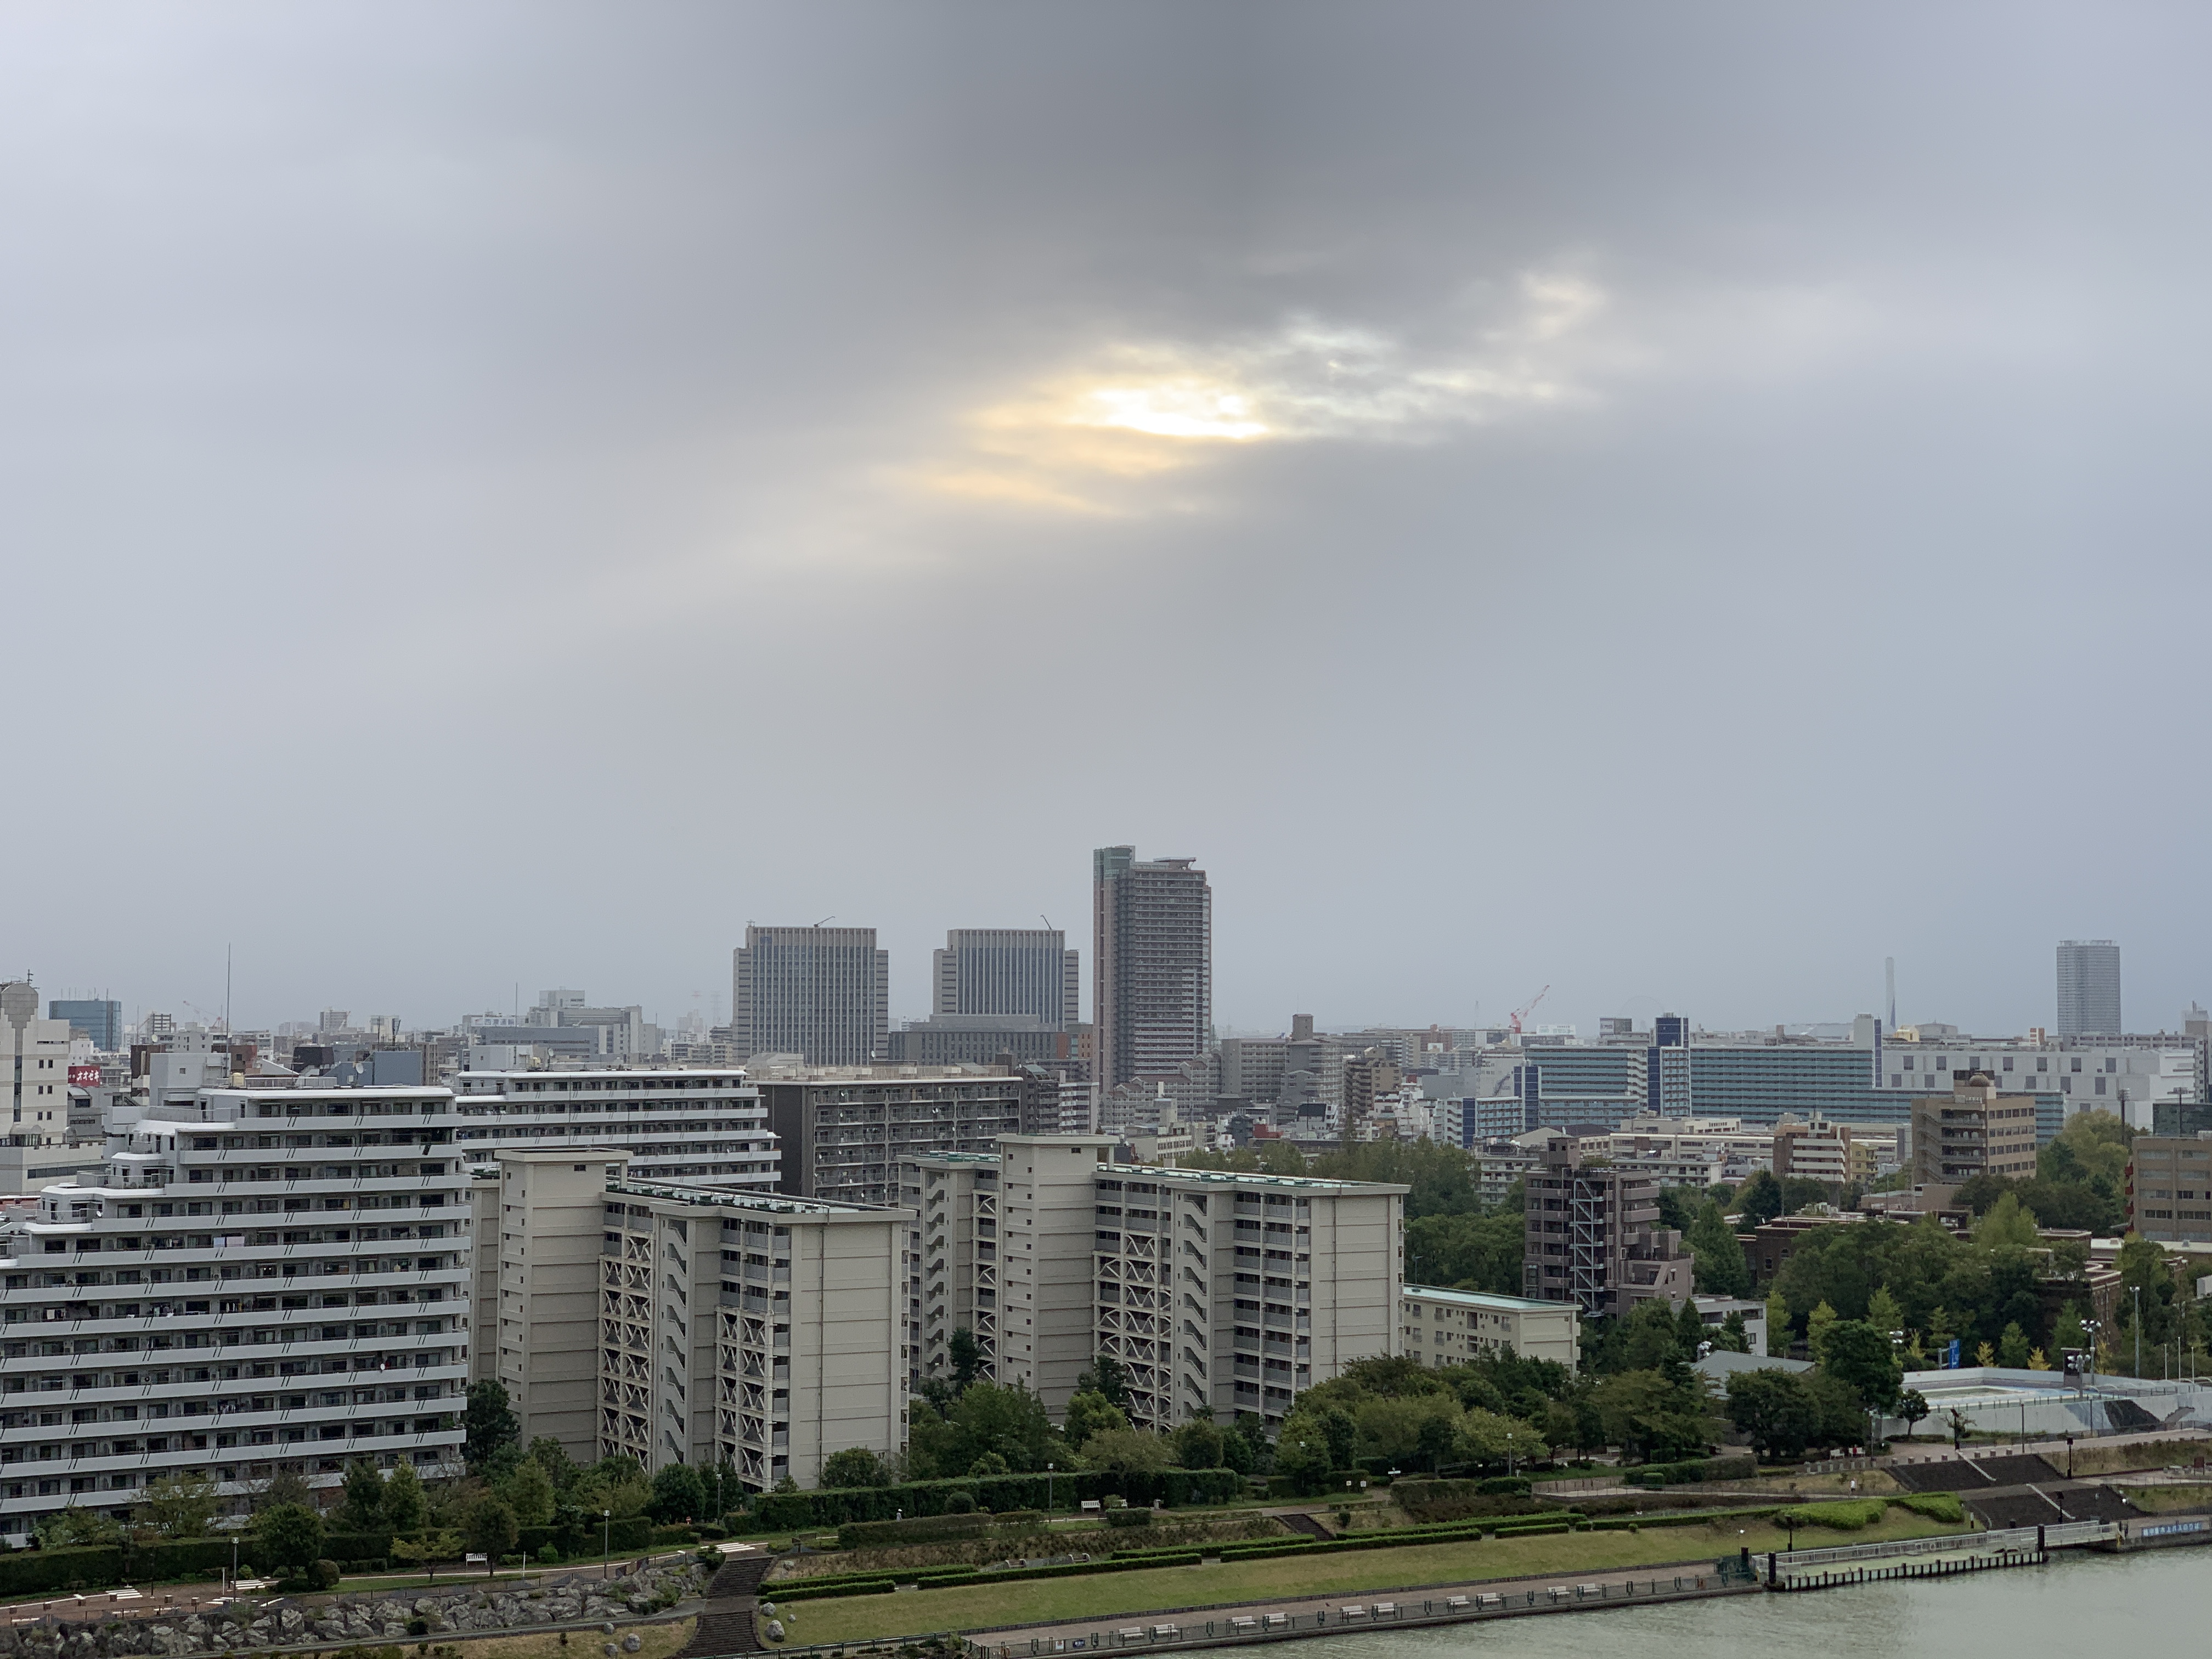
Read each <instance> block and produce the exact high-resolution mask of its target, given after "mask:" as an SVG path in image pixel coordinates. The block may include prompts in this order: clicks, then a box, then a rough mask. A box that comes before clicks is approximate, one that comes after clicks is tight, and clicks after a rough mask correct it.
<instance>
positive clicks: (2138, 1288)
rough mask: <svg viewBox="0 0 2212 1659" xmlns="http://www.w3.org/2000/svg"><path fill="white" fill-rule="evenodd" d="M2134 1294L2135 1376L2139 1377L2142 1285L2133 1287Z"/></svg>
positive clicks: (2140, 1363) (2140, 1371) (2140, 1368)
mask: <svg viewBox="0 0 2212 1659" xmlns="http://www.w3.org/2000/svg"><path fill="white" fill-rule="evenodd" d="M2135 1292H2136V1376H2142V1285H2136V1287H2135Z"/></svg>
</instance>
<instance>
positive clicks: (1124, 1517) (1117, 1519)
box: [1106, 1510, 1152, 1527]
mask: <svg viewBox="0 0 2212 1659" xmlns="http://www.w3.org/2000/svg"><path fill="white" fill-rule="evenodd" d="M1106 1524H1107V1525H1108V1526H1109V1527H1149V1526H1151V1525H1152V1511H1151V1510H1115V1511H1114V1512H1113V1513H1112V1514H1110V1515H1109V1516H1107V1517H1106Z"/></svg>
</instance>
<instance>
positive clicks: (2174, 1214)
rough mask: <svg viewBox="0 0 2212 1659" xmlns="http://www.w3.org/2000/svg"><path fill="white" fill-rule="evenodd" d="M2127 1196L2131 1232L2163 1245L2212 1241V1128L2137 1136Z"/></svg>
mask: <svg viewBox="0 0 2212 1659" xmlns="http://www.w3.org/2000/svg"><path fill="white" fill-rule="evenodd" d="M2127 1200H2128V1230H2129V1231H2130V1232H2137V1233H2141V1234H2142V1236H2143V1237H2145V1238H2148V1239H2152V1240H2154V1241H2156V1242H2157V1243H2161V1244H2205V1243H2212V1131H2207V1132H2201V1133H2197V1134H2193V1135H2186V1136H2184V1135H2137V1136H2136V1138H2135V1141H2134V1143H2133V1144H2132V1145H2131V1146H2130V1147H2129V1149H2128V1187H2127Z"/></svg>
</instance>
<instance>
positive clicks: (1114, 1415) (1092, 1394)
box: [1067, 1389, 1129, 1446]
mask: <svg viewBox="0 0 2212 1659" xmlns="http://www.w3.org/2000/svg"><path fill="white" fill-rule="evenodd" d="M1128 1426H1129V1419H1127V1417H1125V1416H1123V1415H1122V1413H1121V1408H1120V1407H1117V1406H1115V1404H1113V1402H1112V1401H1109V1400H1108V1399H1107V1398H1106V1396H1105V1395H1103V1394H1099V1393H1097V1392H1096V1391H1095V1390H1093V1389H1079V1390H1078V1391H1077V1392H1076V1393H1075V1394H1074V1395H1072V1396H1070V1398H1069V1400H1068V1402H1067V1443H1068V1444H1069V1445H1070V1446H1080V1445H1082V1443H1084V1442H1085V1441H1086V1440H1088V1439H1089V1438H1090V1437H1091V1436H1092V1435H1094V1434H1097V1432H1098V1431H1100V1430H1101V1429H1126V1428H1127V1427H1128Z"/></svg>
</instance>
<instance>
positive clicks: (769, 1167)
mask: <svg viewBox="0 0 2212 1659" xmlns="http://www.w3.org/2000/svg"><path fill="white" fill-rule="evenodd" d="M474 1052H476V1053H479V1054H481V1053H483V1050H477V1051H474ZM453 1091H454V1096H455V1101H454V1105H455V1114H456V1115H455V1122H456V1125H457V1127H456V1130H455V1135H454V1138H455V1139H456V1140H457V1141H458V1142H459V1144H460V1145H461V1146H463V1147H464V1148H465V1155H466V1156H468V1157H471V1158H483V1159H489V1158H492V1157H493V1156H495V1154H497V1153H498V1152H502V1151H508V1150H513V1151H526V1150H528V1151H554V1152H577V1153H579V1154H580V1153H582V1152H586V1151H588V1150H592V1149H599V1148H604V1149H607V1150H610V1151H612V1150H619V1151H622V1152H627V1153H629V1158H630V1163H629V1171H630V1173H631V1174H632V1175H634V1176H635V1177H636V1178H638V1179H640V1180H651V1181H684V1182H702V1183H704V1184H707V1185H709V1186H715V1187H748V1188H760V1189H762V1190H764V1191H772V1190H774V1189H775V1188H777V1187H778V1186H779V1184H780V1177H781V1166H780V1159H779V1152H778V1149H777V1145H776V1138H775V1132H774V1131H773V1130H771V1129H770V1128H769V1127H768V1107H767V1105H766V1103H764V1102H763V1100H762V1099H761V1094H760V1091H759V1090H758V1089H757V1088H755V1087H754V1086H753V1085H752V1083H751V1082H750V1080H749V1079H747V1077H746V1075H745V1073H744V1070H743V1069H742V1068H740V1067H738V1066H726V1067H696V1068H695V1067H689V1066H640V1067H628V1066H620V1067H617V1066H608V1067H605V1068H596V1067H595V1068H592V1069H588V1070H587V1069H584V1068H582V1067H545V1068H539V1069H535V1070H527V1069H526V1070H505V1069H501V1070H497V1071H466V1072H461V1073H456V1074H455V1076H454V1078H453Z"/></svg>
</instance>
